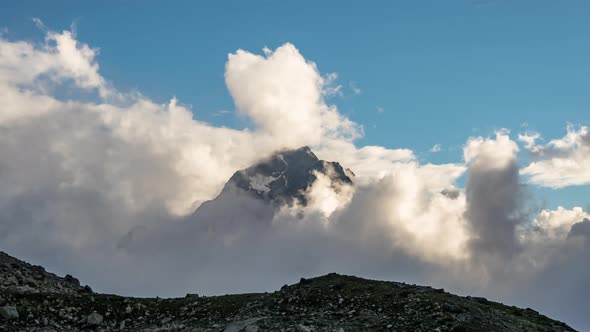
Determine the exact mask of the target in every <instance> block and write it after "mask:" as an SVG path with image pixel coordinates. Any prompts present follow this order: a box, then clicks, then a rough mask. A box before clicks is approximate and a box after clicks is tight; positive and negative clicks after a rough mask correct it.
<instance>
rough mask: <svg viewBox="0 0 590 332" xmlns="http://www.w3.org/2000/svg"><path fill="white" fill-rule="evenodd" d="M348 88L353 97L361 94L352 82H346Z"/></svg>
mask: <svg viewBox="0 0 590 332" xmlns="http://www.w3.org/2000/svg"><path fill="white" fill-rule="evenodd" d="M348 87H349V88H350V90H352V92H353V93H354V94H355V95H360V94H361V92H362V90H361V89H360V88H359V87H358V86H357V85H356V83H355V82H353V81H350V82H348Z"/></svg>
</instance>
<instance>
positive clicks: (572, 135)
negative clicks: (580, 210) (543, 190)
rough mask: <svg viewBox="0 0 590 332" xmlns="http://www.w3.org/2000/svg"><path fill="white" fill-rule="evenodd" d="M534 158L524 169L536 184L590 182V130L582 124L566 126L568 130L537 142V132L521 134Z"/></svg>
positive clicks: (568, 184) (556, 184) (582, 183)
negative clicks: (564, 133)
mask: <svg viewBox="0 0 590 332" xmlns="http://www.w3.org/2000/svg"><path fill="white" fill-rule="evenodd" d="M522 137H523V139H526V140H528V142H527V145H526V148H527V149H528V150H529V151H530V153H531V158H532V159H533V161H532V162H531V163H530V164H529V165H528V166H527V167H525V168H524V169H523V170H522V174H523V175H528V176H530V179H529V181H530V182H531V183H533V184H536V185H539V186H543V187H549V188H563V187H567V186H579V185H584V184H588V183H590V168H589V167H588V164H589V163H590V131H589V130H588V127H586V126H582V127H580V128H578V129H577V130H576V129H575V128H574V127H573V126H571V125H570V126H568V127H567V134H566V135H565V136H564V137H562V138H560V139H554V140H551V141H549V142H548V143H547V144H545V145H537V144H535V140H534V139H536V138H538V136H533V137H529V136H522ZM533 138H534V139H533Z"/></svg>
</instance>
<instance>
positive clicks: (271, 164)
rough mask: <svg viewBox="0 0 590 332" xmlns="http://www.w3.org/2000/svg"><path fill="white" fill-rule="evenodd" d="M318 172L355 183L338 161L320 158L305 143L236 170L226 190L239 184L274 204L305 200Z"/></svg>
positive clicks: (335, 180)
mask: <svg viewBox="0 0 590 332" xmlns="http://www.w3.org/2000/svg"><path fill="white" fill-rule="evenodd" d="M318 173H321V174H324V175H327V176H328V177H329V178H330V179H331V180H332V181H333V182H339V183H346V184H352V177H353V176H354V173H352V172H351V171H350V170H345V169H344V168H343V167H342V166H341V165H340V164H339V163H338V162H329V161H324V160H320V159H319V158H318V157H317V156H316V155H315V154H314V153H313V152H312V151H311V149H310V148H309V147H308V146H304V147H301V148H299V149H294V150H283V151H279V152H277V153H275V154H273V155H272V156H270V157H269V158H267V159H264V160H262V161H260V162H259V163H257V164H255V165H253V166H251V167H249V168H246V169H243V170H239V171H237V172H236V173H234V175H233V176H232V177H231V179H230V180H229V181H228V183H227V184H226V186H225V188H224V191H232V190H235V189H236V188H237V189H239V190H244V191H246V192H248V193H250V194H252V195H253V196H254V197H257V198H259V199H262V200H265V201H270V202H272V203H275V204H285V203H287V204H292V203H294V202H297V203H300V204H306V199H305V195H304V193H305V191H306V190H307V189H308V188H309V187H310V186H311V185H312V184H313V182H314V181H315V180H316V178H317V174H318Z"/></svg>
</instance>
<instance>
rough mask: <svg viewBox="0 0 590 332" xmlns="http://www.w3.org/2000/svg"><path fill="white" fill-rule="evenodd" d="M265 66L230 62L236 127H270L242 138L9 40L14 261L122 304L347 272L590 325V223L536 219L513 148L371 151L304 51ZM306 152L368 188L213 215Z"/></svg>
mask: <svg viewBox="0 0 590 332" xmlns="http://www.w3.org/2000/svg"><path fill="white" fill-rule="evenodd" d="M262 53H263V54H262V55H258V54H253V53H250V52H247V51H244V50H238V51H236V52H235V53H232V54H230V55H229V56H228V60H227V63H226V67H225V79H226V84H227V86H228V89H229V91H230V94H231V96H232V97H233V100H234V103H235V106H236V112H237V113H238V114H240V115H241V116H244V117H247V118H248V119H250V120H252V122H253V123H254V128H249V129H244V130H234V129H229V128H224V127H215V126H211V125H209V124H207V123H205V122H203V121H201V120H200V119H199V118H198V117H196V116H195V115H194V114H193V113H192V112H191V110H190V108H189V107H188V106H185V105H183V104H182V103H181V101H179V100H177V99H176V98H172V99H171V100H170V101H169V102H166V103H159V102H156V101H153V100H150V99H149V98H148V97H146V96H143V95H141V94H139V93H125V92H121V91H117V90H116V89H115V88H114V87H113V86H112V85H110V84H109V83H108V81H107V80H106V79H105V78H103V77H102V76H101V75H100V72H99V66H98V63H97V61H96V57H97V56H98V50H97V49H95V48H91V47H90V46H88V45H86V44H84V43H81V42H80V41H78V40H76V38H75V35H74V34H73V33H72V32H69V31H64V32H61V33H56V32H52V31H47V34H46V40H45V42H44V43H41V44H34V43H32V42H27V41H9V40H6V39H3V38H0V105H1V106H2V112H0V155H1V156H2V158H0V242H1V243H2V244H3V249H5V250H8V251H9V252H11V253H14V254H16V255H17V256H20V257H22V258H25V259H28V260H30V261H32V262H34V263H37V264H43V265H46V266H47V267H48V268H49V269H50V270H53V271H56V272H59V273H62V274H65V273H73V274H77V275H78V276H80V278H81V279H82V280H84V281H85V282H87V283H89V284H91V285H93V286H94V287H95V288H97V289H98V290H102V291H109V292H118V293H123V294H133V295H143V296H145V295H164V296H171V295H182V294H184V293H186V292H187V291H189V290H197V291H198V292H199V293H206V294H212V293H221V292H235V291H256V290H269V289H273V288H276V287H277V286H280V285H282V284H284V283H285V282H288V281H293V280H296V279H297V278H299V277H300V276H302V275H316V274H320V273H327V272H332V271H338V272H343V273H352V274H358V275H363V276H368V277H375V278H383V279H397V280H402V281H408V282H412V283H424V284H432V285H435V286H438V287H447V288H448V289H450V290H455V291H458V292H461V293H466V292H469V293H476V294H480V295H487V296H490V297H492V298H494V299H498V300H503V301H506V302H511V303H515V304H523V305H527V306H533V307H538V308H540V309H547V310H549V312H547V313H548V314H551V313H557V314H559V315H561V316H560V317H568V318H569V319H572V320H575V321H576V322H577V323H578V324H580V326H588V324H589V323H588V322H587V319H586V318H585V317H586V316H585V314H583V313H581V312H575V314H568V313H567V312H566V311H565V309H563V308H566V309H567V308H572V307H573V306H576V307H580V308H585V307H587V305H588V300H587V299H588V298H590V294H588V293H587V292H586V291H584V289H585V288H583V286H584V285H585V282H587V279H583V278H581V279H576V276H587V275H589V274H590V269H588V268H587V267H585V265H584V264H581V263H580V262H583V261H585V260H586V259H587V258H588V257H587V256H588V255H587V249H585V248H587V247H585V246H584V245H583V244H580V241H578V240H579V239H580V238H582V236H585V235H584V234H586V233H585V229H586V228H585V225H586V224H585V223H580V222H581V221H582V220H584V218H588V214H587V212H585V211H583V210H582V209H581V208H573V209H571V210H567V209H565V208H559V209H557V210H554V211H549V210H543V211H541V212H540V213H539V214H538V215H537V214H536V213H535V214H530V213H525V212H524V210H525V209H526V206H527V205H526V202H525V201H524V198H523V197H524V194H525V193H526V187H525V186H523V185H522V184H521V183H520V178H519V169H518V164H517V162H516V155H517V153H518V146H517V145H516V143H515V142H514V141H513V140H512V139H511V138H510V135H509V133H508V132H506V131H500V132H498V133H497V134H496V136H495V137H492V138H484V137H473V138H469V139H468V140H467V142H466V144H465V146H464V149H463V155H464V160H462V161H458V162H456V163H448V164H441V165H435V164H429V163H422V162H420V161H418V160H417V159H416V157H415V154H414V152H413V151H412V150H410V149H404V148H400V149H389V148H385V147H381V146H363V147H357V145H356V141H355V140H356V139H357V138H360V137H362V135H363V128H362V126H360V125H358V124H357V123H355V122H353V121H351V120H350V119H348V118H346V117H345V116H343V115H342V114H340V113H339V112H338V109H337V108H336V107H335V106H334V105H330V104H329V103H328V102H327V101H326V98H328V97H329V95H330V94H331V93H333V92H330V91H338V89H337V87H336V88H334V83H333V82H334V80H335V78H336V75H324V76H322V75H321V73H320V71H319V69H318V67H317V65H316V64H315V63H313V62H311V61H309V60H307V59H305V58H304V57H303V55H301V53H300V52H299V51H298V50H297V48H295V46H293V45H291V44H285V45H283V46H281V47H279V48H277V49H275V50H270V49H264V50H263V51H262ZM59 88H62V89H63V88H65V89H67V91H68V92H71V93H69V94H67V97H64V96H62V94H59V93H56V91H58V90H59ZM334 89H336V90H334ZM336 93H337V92H336ZM89 95H90V96H89ZM584 128H585V127H583V128H581V129H579V130H578V131H574V130H572V131H571V133H570V132H568V136H567V137H566V138H564V139H562V140H556V141H551V142H550V143H548V144H547V145H544V146H539V145H536V140H535V139H531V138H524V140H525V142H529V143H527V148H530V149H529V150H531V151H532V147H540V148H539V152H538V157H539V158H542V159H539V161H538V163H543V162H549V161H551V160H555V159H556V158H557V159H559V158H570V159H572V160H575V161H576V162H577V163H579V165H583V164H582V163H581V162H582V161H584V160H585V159H583V156H584V154H583V153H582V152H584V151H585V150H584V149H586V148H587V146H586V145H585V144H586V143H587V140H586V136H587V129H584ZM572 142H573V143H572ZM302 145H310V146H312V148H313V150H314V151H315V152H316V153H317V155H318V156H319V157H320V158H322V159H325V160H329V161H338V162H340V163H341V164H342V165H343V166H344V167H346V168H350V169H351V170H352V171H354V173H355V174H356V176H355V177H354V183H355V184H354V186H348V185H338V186H334V184H333V183H331V182H330V181H328V179H327V177H326V175H325V174H324V175H322V174H318V175H317V180H316V182H314V183H313V185H312V186H311V187H310V188H308V190H307V192H306V193H305V194H306V195H307V197H308V199H309V202H310V204H309V205H308V206H306V207H302V206H291V207H283V208H282V209H279V210H278V211H275V210H274V209H273V208H269V207H268V206H265V205H264V204H262V203H261V202H260V201H256V200H253V199H252V198H251V197H246V196H243V195H241V194H240V193H239V192H230V193H229V194H228V195H229V196H230V198H228V199H227V200H224V201H216V202H207V201H208V200H210V199H212V198H214V197H216V196H217V194H219V192H220V191H221V189H222V187H223V185H224V183H225V182H226V181H227V180H228V179H229V177H230V176H231V175H232V174H233V172H235V171H236V170H238V169H243V168H246V167H248V166H250V165H252V164H253V163H255V162H256V161H258V160H261V159H263V158H265V157H266V156H269V155H270V154H272V153H273V152H276V151H278V150H281V149H284V148H294V147H300V146H302ZM584 153H585V152H584ZM531 165H533V164H531ZM531 165H529V166H528V167H527V168H525V170H524V171H523V172H524V173H527V172H529V171H527V170H528V169H530V167H531ZM41 166H42V167H41ZM544 170H545V171H550V170H551V169H550V168H548V166H547V167H546V168H545V169H544ZM464 174H466V175H467V185H466V187H465V188H464V189H463V188H460V187H458V186H457V182H458V181H457V180H458V179H459V178H460V177H462V176H463V175H464ZM527 174H528V173H527ZM535 174H537V173H535ZM543 174H545V173H543ZM560 175H563V174H561V173H560ZM535 176H536V175H535ZM533 179H534V176H533ZM198 206H202V207H203V208H201V209H199V210H198V212H196V213H194V214H193V211H195V209H196V208H197V207H198ZM31 230H35V231H34V232H31ZM129 244H136V245H129ZM585 250H586V251H585ZM112 271H117V273H112ZM236 273H239V274H240V283H236V282H235V275H236ZM137 275H142V278H137ZM170 278H173V279H174V280H175V282H174V283H163V282H162V280H169V279H170ZM561 280H568V282H570V284H569V285H568V287H571V290H576V287H579V288H580V290H578V293H579V294H580V295H579V297H575V299H574V300H575V301H576V302H575V305H572V304H568V301H569V300H570V299H571V298H570V297H569V296H568V295H567V294H554V293H551V291H550V290H548V289H549V288H550V287H549V285H552V282H553V283H555V282H556V281H561ZM536 285H546V287H544V288H538V287H536ZM568 289H570V288H568ZM540 293H541V295H543V296H546V297H543V298H541V296H540V295H539V294H540ZM582 295H584V296H585V297H583V296H582ZM549 297H550V298H551V299H552V302H551V303H548V302H547V301H546V299H547V298H549ZM553 303H556V305H553ZM557 304H559V305H557ZM566 304H567V305H566ZM584 324H585V325H584Z"/></svg>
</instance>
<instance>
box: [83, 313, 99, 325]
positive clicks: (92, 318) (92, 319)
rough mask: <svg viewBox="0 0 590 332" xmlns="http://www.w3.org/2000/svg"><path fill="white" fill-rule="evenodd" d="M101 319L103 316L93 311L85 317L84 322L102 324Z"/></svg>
mask: <svg viewBox="0 0 590 332" xmlns="http://www.w3.org/2000/svg"><path fill="white" fill-rule="evenodd" d="M102 320H103V318H102V316H101V315H100V314H98V313H96V312H93V313H91V314H90V315H88V317H87V318H86V323H87V324H88V325H90V326H98V325H100V324H102Z"/></svg>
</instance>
